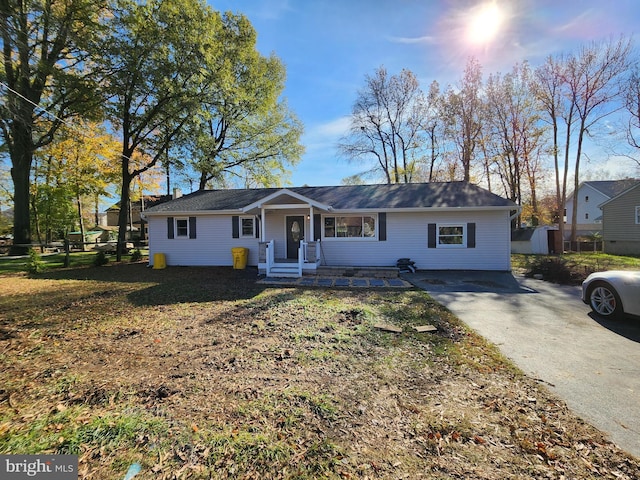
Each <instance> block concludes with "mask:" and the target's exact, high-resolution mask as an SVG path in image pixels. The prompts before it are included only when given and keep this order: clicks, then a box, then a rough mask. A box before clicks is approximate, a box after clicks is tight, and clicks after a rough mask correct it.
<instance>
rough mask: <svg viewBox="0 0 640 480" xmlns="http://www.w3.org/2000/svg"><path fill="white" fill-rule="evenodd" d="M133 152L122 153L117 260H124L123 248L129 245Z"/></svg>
mask: <svg viewBox="0 0 640 480" xmlns="http://www.w3.org/2000/svg"><path fill="white" fill-rule="evenodd" d="M132 153H133V152H128V151H125V152H124V153H123V154H122V160H121V161H122V185H121V189H120V212H119V214H118V244H117V245H116V260H117V261H118V262H119V261H120V260H122V250H123V249H124V248H126V246H127V224H128V223H129V222H128V220H129V215H128V213H129V212H128V210H129V198H130V188H131V180H133V177H132V176H131V174H130V173H129V158H130V155H131V154H132Z"/></svg>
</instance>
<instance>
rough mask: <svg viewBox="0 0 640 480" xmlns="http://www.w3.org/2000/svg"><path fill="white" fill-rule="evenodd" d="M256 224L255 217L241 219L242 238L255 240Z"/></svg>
mask: <svg viewBox="0 0 640 480" xmlns="http://www.w3.org/2000/svg"><path fill="white" fill-rule="evenodd" d="M254 225H255V222H254V218H253V217H242V218H240V226H241V229H240V234H241V236H242V237H249V238H254V237H255V236H256V231H255V227H254Z"/></svg>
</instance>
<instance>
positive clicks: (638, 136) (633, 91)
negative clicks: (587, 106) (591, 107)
mask: <svg viewBox="0 0 640 480" xmlns="http://www.w3.org/2000/svg"><path fill="white" fill-rule="evenodd" d="M625 92H626V93H625V98H624V106H625V109H626V111H627V113H628V114H629V119H628V121H627V125H626V127H625V134H626V136H627V143H628V144H629V145H630V146H631V147H632V148H633V150H634V151H635V152H636V155H627V156H628V157H629V158H631V159H632V160H633V161H634V162H636V163H637V164H638V166H639V167H640V157H638V156H637V154H638V153H640V68H639V67H638V66H636V67H635V68H634V69H633V70H632V72H631V74H630V75H629V77H628V79H627V82H626V85H625Z"/></svg>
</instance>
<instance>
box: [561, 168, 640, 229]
mask: <svg viewBox="0 0 640 480" xmlns="http://www.w3.org/2000/svg"><path fill="white" fill-rule="evenodd" d="M637 183H640V180H634V179H632V178H628V179H625V180H603V181H593V182H582V183H581V184H580V185H579V186H578V194H577V195H574V194H573V193H571V195H569V197H567V202H566V213H565V218H566V220H565V223H566V226H565V229H564V236H565V240H568V239H569V238H570V236H571V223H572V219H573V202H574V201H577V202H578V213H577V215H576V218H577V222H576V232H577V233H576V234H577V236H578V237H591V236H593V235H600V234H602V211H601V210H600V205H601V204H602V203H604V202H606V201H607V200H610V199H612V198H613V197H615V196H617V195H619V194H620V193H622V192H623V191H625V190H626V189H628V188H629V187H631V186H633V185H635V184H637Z"/></svg>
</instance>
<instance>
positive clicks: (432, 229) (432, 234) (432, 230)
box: [427, 223, 436, 248]
mask: <svg viewBox="0 0 640 480" xmlns="http://www.w3.org/2000/svg"><path fill="white" fill-rule="evenodd" d="M427 232H428V240H427V247H429V248H436V224H435V223H430V224H429V225H427Z"/></svg>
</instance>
